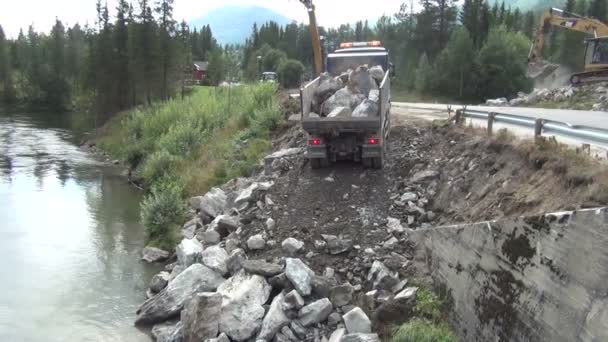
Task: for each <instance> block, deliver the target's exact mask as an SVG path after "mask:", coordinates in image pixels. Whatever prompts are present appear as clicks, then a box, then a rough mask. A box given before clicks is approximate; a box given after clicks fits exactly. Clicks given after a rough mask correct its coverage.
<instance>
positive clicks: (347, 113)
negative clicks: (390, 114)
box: [310, 64, 384, 118]
mask: <svg viewBox="0 0 608 342" xmlns="http://www.w3.org/2000/svg"><path fill="white" fill-rule="evenodd" d="M383 78H384V70H383V69H382V67H381V66H374V67H371V68H369V67H368V65H367V64H364V65H361V66H359V67H357V68H356V69H355V70H351V69H349V70H348V71H346V72H344V73H342V74H341V75H339V76H335V77H332V76H331V75H329V74H328V73H323V74H321V76H320V83H319V86H318V87H317V89H316V90H315V93H314V96H313V103H312V112H311V113H310V117H329V118H333V117H351V116H352V117H369V116H376V115H378V110H379V104H380V91H379V86H380V83H381V82H382V79H383Z"/></svg>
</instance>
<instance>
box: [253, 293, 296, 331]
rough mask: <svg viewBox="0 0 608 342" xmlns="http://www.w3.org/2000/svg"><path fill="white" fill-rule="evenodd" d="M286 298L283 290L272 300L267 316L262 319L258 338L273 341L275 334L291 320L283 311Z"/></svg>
mask: <svg viewBox="0 0 608 342" xmlns="http://www.w3.org/2000/svg"><path fill="white" fill-rule="evenodd" d="M284 298H285V296H284V295H283V293H282V292H281V293H279V294H278V295H277V296H276V297H274V299H273V300H272V303H271V304H270V308H269V309H268V313H266V317H264V320H263V321H262V328H261V329H260V333H259V334H258V340H259V339H262V340H266V341H271V340H272V338H273V337H274V335H276V333H277V332H279V330H281V328H283V327H284V326H286V325H288V324H289V322H290V321H291V320H290V319H289V318H288V317H287V315H286V314H285V312H284V311H283V305H284V303H283V300H284Z"/></svg>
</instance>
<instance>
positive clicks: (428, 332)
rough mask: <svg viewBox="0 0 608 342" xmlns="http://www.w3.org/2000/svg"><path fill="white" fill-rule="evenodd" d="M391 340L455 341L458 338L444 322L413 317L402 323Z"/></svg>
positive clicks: (419, 341)
mask: <svg viewBox="0 0 608 342" xmlns="http://www.w3.org/2000/svg"><path fill="white" fill-rule="evenodd" d="M391 341H392V342H457V341H458V339H457V338H456V336H455V335H454V333H453V332H452V331H451V330H450V328H449V327H448V326H447V325H446V324H433V323H429V322H427V321H424V320H420V319H414V320H412V321H410V322H408V323H405V324H403V325H402V326H401V327H399V329H398V330H397V331H395V333H394V334H393V337H392V339H391Z"/></svg>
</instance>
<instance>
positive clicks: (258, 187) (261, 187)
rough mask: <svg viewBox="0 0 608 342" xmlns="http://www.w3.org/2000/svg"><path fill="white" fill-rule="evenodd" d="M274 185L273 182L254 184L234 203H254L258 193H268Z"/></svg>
mask: <svg viewBox="0 0 608 342" xmlns="http://www.w3.org/2000/svg"><path fill="white" fill-rule="evenodd" d="M273 185H274V182H272V181H269V182H259V183H258V182H256V183H253V184H251V185H250V186H249V187H248V188H247V189H245V190H243V191H241V193H240V194H239V196H238V197H237V198H236V199H235V200H234V203H235V204H243V203H246V202H252V201H253V200H254V199H255V197H256V195H257V194H258V193H260V192H264V191H268V189H270V188H271V187H272V186H273Z"/></svg>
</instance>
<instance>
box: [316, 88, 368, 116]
mask: <svg viewBox="0 0 608 342" xmlns="http://www.w3.org/2000/svg"><path fill="white" fill-rule="evenodd" d="M365 98H367V96H366V95H363V94H357V93H353V92H352V91H351V90H350V89H349V88H348V87H344V88H342V89H340V90H338V91H337V92H336V93H335V94H333V95H332V96H331V97H330V98H328V99H327V101H325V102H324V103H323V108H322V109H323V110H322V114H324V115H325V116H327V115H328V114H329V113H331V112H332V111H333V110H334V109H336V108H338V107H346V108H350V109H351V110H353V109H355V108H356V107H357V106H358V105H359V103H361V102H362V101H363V100H364V99H365Z"/></svg>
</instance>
